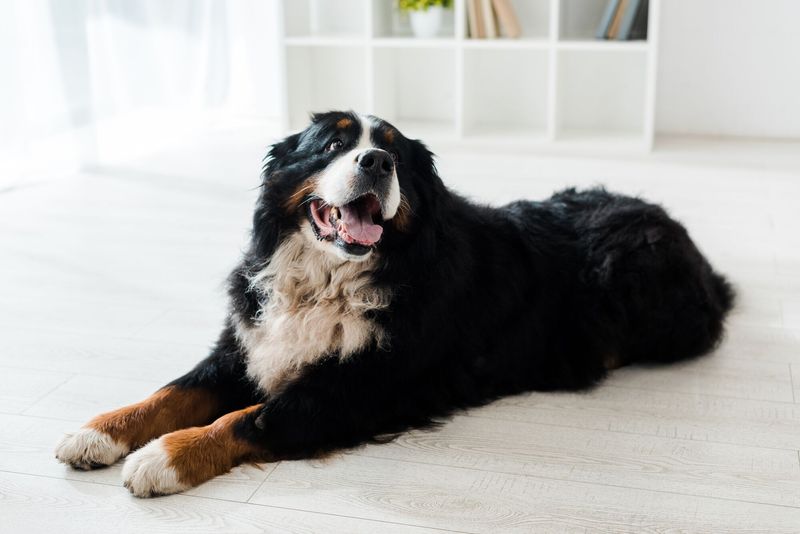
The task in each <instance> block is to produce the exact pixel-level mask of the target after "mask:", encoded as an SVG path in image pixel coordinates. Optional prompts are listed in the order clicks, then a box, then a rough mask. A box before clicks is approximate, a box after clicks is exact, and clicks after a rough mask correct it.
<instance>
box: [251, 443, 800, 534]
mask: <svg viewBox="0 0 800 534" xmlns="http://www.w3.org/2000/svg"><path fill="white" fill-rule="evenodd" d="M251 502H254V503H260V504H267V505H274V506H279V507H285V508H291V509H298V510H312V511H316V512H323V513H338V514H345V515H348V516H352V517H359V518H363V519H385V520H390V521H397V522H406V523H410V524H415V525H419V526H429V527H439V528H453V529H456V530H464V531H467V532H492V533H496V532H504V533H506V532H508V533H514V532H586V531H591V532H664V531H682V532H748V531H756V530H757V531H761V532H796V530H797V525H800V509H797V508H791V507H783V506H771V505H763V504H752V503H743V502H740V501H726V500H722V499H713V498H708V497H694V496H685V495H678V494H673V493H666V492H655V491H647V490H632V489H628V488H616V487H611V486H602V485H595V484H584V483H577V482H566V481H560V480H558V481H557V480H547V479H540V478H536V477H525V476H519V475H509V474H504V473H491V472H486V471H476V470H470V469H454V468H450V467H441V466H433V465H421V464H414V463H408V462H399V461H393V460H383V459H373V458H365V457H359V456H353V455H349V456H345V457H341V458H337V459H334V460H330V461H328V462H326V463H325V464H323V465H315V464H313V463H311V462H283V463H281V464H280V465H279V466H278V467H277V468H276V469H275V471H274V472H273V473H272V475H271V476H270V477H269V478H268V479H267V480H266V481H265V482H264V484H263V485H262V486H261V488H260V489H259V490H258V492H257V493H256V494H255V495H254V496H253V498H252V499H251Z"/></svg>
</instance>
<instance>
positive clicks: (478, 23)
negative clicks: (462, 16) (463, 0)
mask: <svg viewBox="0 0 800 534" xmlns="http://www.w3.org/2000/svg"><path fill="white" fill-rule="evenodd" d="M467 18H468V19H469V36H470V37H472V38H473V39H483V38H484V37H486V29H485V28H484V26H483V8H482V7H481V0H467Z"/></svg>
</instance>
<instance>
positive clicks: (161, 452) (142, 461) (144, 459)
mask: <svg viewBox="0 0 800 534" xmlns="http://www.w3.org/2000/svg"><path fill="white" fill-rule="evenodd" d="M122 481H123V484H124V485H125V487H126V488H128V489H129V490H130V492H131V493H133V494H134V495H136V496H137V497H156V496H158V495H170V494H172V493H179V492H181V491H184V490H187V489H189V488H190V487H191V485H190V484H185V483H183V482H181V481H180V479H179V478H178V473H177V472H176V471H175V468H174V467H172V466H171V465H170V456H169V454H168V453H167V451H166V449H165V448H164V438H163V437H161V438H158V439H156V440H153V441H151V442H150V443H148V444H147V445H145V446H144V447H142V448H141V449H139V450H138V451H136V452H134V453H133V454H131V455H130V456H128V458H127V459H126V460H125V465H124V466H122Z"/></svg>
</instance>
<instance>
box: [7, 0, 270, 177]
mask: <svg viewBox="0 0 800 534" xmlns="http://www.w3.org/2000/svg"><path fill="white" fill-rule="evenodd" d="M276 13H277V10H276V6H275V1H274V0H267V1H259V0H229V1H225V0H69V1H64V0H0V80H2V81H0V173H2V174H0V182H2V181H3V179H4V178H5V179H6V180H8V179H12V180H14V179H17V180H18V179H21V178H24V177H25V176H31V175H34V174H36V173H42V172H50V170H51V169H52V168H60V169H72V168H79V167H80V166H81V165H82V164H84V163H87V162H94V161H97V160H103V159H109V158H110V159H113V158H117V157H135V156H136V155H137V154H141V153H143V152H146V151H148V150H154V149H157V148H158V147H159V146H160V145H163V144H166V143H170V142H172V141H175V140H176V139H180V138H181V137H182V136H185V135H190V134H191V133H192V132H197V130H198V128H203V127H207V126H208V125H209V124H211V123H212V122H213V121H214V120H217V121H218V120H220V117H246V118H253V119H264V118H271V117H275V116H277V115H278V112H279V109H278V105H279V103H278V98H277V95H278V87H279V83H280V81H279V80H278V78H277V77H278V73H279V69H278V60H277V58H278V49H277V40H276V31H277V20H276Z"/></svg>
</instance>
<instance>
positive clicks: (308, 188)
mask: <svg viewBox="0 0 800 534" xmlns="http://www.w3.org/2000/svg"><path fill="white" fill-rule="evenodd" d="M316 187H317V180H316V179H315V178H310V179H308V180H306V181H305V182H303V184H302V185H301V186H300V187H298V188H297V190H296V191H295V192H294V193H292V194H291V195H290V196H289V198H287V199H286V202H284V203H283V207H284V209H285V210H286V212H287V213H294V212H296V211H297V210H298V208H300V205H301V204H302V203H303V200H305V198H306V196H308V195H309V194H310V193H312V192H313V191H314V189H316Z"/></svg>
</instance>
